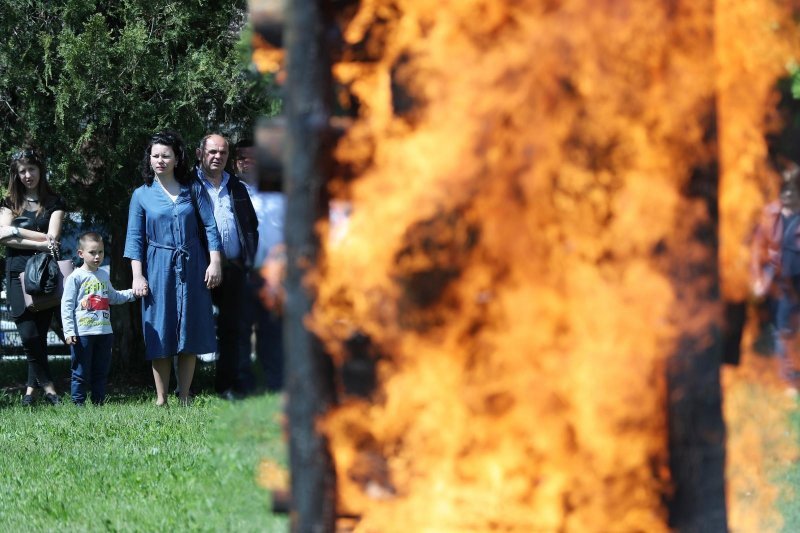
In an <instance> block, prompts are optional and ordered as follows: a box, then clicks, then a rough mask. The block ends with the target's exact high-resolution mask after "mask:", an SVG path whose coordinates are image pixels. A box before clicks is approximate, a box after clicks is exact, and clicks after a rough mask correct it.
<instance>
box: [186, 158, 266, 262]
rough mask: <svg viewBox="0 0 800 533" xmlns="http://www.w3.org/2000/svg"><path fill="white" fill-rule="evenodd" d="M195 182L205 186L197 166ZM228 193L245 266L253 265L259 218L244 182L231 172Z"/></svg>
mask: <svg viewBox="0 0 800 533" xmlns="http://www.w3.org/2000/svg"><path fill="white" fill-rule="evenodd" d="M192 173H193V176H194V183H196V184H197V185H199V186H200V187H201V188H202V187H203V184H202V182H201V181H200V177H199V176H198V175H197V168H196V167H195V169H194V170H193V172H192ZM229 176H230V177H229V178H228V185H227V188H228V194H230V197H231V206H232V207H233V217H234V219H236V229H237V232H238V234H239V243H240V244H241V247H242V262H243V263H244V266H245V268H247V269H250V268H252V267H253V262H254V261H255V257H256V250H257V249H258V218H257V217H256V211H255V209H253V202H251V201H250V194H249V193H248V192H247V188H246V187H245V185H244V183H242V181H241V180H240V179H239V178H238V177H236V176H235V175H233V174H229Z"/></svg>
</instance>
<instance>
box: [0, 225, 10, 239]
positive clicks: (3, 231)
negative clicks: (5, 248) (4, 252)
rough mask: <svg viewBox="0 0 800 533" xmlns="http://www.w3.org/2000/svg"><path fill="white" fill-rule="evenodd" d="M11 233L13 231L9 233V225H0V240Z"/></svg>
mask: <svg viewBox="0 0 800 533" xmlns="http://www.w3.org/2000/svg"><path fill="white" fill-rule="evenodd" d="M12 235H13V233H11V226H0V240H2V239H8V238H9V237H11V236H12Z"/></svg>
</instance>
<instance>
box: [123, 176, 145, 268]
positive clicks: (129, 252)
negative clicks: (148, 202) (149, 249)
mask: <svg viewBox="0 0 800 533" xmlns="http://www.w3.org/2000/svg"><path fill="white" fill-rule="evenodd" d="M140 194H141V188H138V189H136V190H135V191H133V195H132V196H131V204H130V206H129V207H128V233H127V234H126V236H125V252H124V254H123V257H127V258H128V259H133V260H136V261H143V260H144V246H145V237H146V235H147V228H146V221H147V215H146V213H145V212H144V207H143V206H142V203H141V201H140V200H139V195H140Z"/></svg>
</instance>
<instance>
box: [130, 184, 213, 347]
mask: <svg viewBox="0 0 800 533" xmlns="http://www.w3.org/2000/svg"><path fill="white" fill-rule="evenodd" d="M198 189H199V193H198V194H197V207H198V212H199V219H200V220H202V224H203V225H204V226H205V234H206V237H207V239H208V248H209V250H212V251H221V250H222V244H221V241H220V238H219V233H218V232H217V226H216V223H215V222H214V212H213V208H212V206H211V200H210V199H209V198H208V193H206V192H205V191H204V190H202V188H198ZM198 230H199V226H198V216H197V215H196V214H195V209H194V205H193V202H192V197H191V193H190V190H189V186H183V187H181V192H180V194H179V195H178V197H177V199H176V200H175V201H174V202H173V201H172V198H170V197H169V196H168V195H167V193H166V192H165V191H164V189H163V188H162V187H161V185H160V184H158V183H156V182H153V184H152V185H142V186H141V187H139V188H138V189H136V190H135V191H133V196H132V197H131V204H130V208H129V210H128V233H127V237H126V239H125V257H127V258H128V259H133V260H137V261H141V262H142V272H143V273H144V275H145V276H146V277H147V283H148V285H149V287H150V290H149V292H148V294H147V296H145V297H144V298H142V328H143V330H144V342H145V348H146V350H145V352H146V354H145V357H146V359H147V360H148V361H150V360H153V359H160V358H163V357H171V356H173V355H176V354H178V353H181V352H185V353H192V354H198V353H209V352H213V351H215V350H216V349H217V341H216V333H215V327H214V318H213V315H212V311H211V291H209V290H208V288H206V284H205V282H204V281H203V278H204V277H205V272H206V269H207V268H208V258H207V254H206V252H205V248H204V246H203V244H202V242H201V241H200V234H199V232H198Z"/></svg>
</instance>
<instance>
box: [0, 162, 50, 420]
mask: <svg viewBox="0 0 800 533" xmlns="http://www.w3.org/2000/svg"><path fill="white" fill-rule="evenodd" d="M44 161H45V159H44V157H43V156H42V155H40V154H39V153H37V151H36V150H34V149H32V148H26V149H24V150H21V151H19V152H17V153H15V154H14V155H13V156H12V157H11V175H10V178H9V181H8V196H6V198H5V200H4V202H3V205H2V207H0V244H3V245H5V247H6V291H7V292H6V295H7V298H8V301H9V304H10V307H11V316H12V318H13V319H14V324H15V325H16V327H17V331H18V332H19V336H20V340H21V341H22V346H23V348H24V350H25V356H26V358H27V360H28V382H27V386H26V388H25V394H24V395H23V396H22V405H25V406H30V405H33V402H34V396H33V395H34V391H35V389H36V387H41V388H42V389H44V399H45V401H47V403H49V404H51V405H56V404H59V403H61V400H60V399H59V397H58V394H56V389H55V386H54V385H53V378H52V376H51V375H50V366H49V363H48V360H47V330H48V328H49V327H50V321H51V320H52V318H53V313H54V308H49V309H44V310H41V311H36V312H34V311H31V310H30V309H28V308H27V307H26V306H25V300H24V299H23V295H22V284H21V283H20V279H19V275H20V273H21V272H24V271H25V264H26V263H27V261H28V259H29V258H30V257H31V256H33V255H34V254H36V253H37V252H45V253H46V252H47V251H48V250H49V249H50V247H51V246H58V242H59V239H60V237H61V226H62V222H63V220H64V214H65V212H66V206H65V204H64V200H63V199H62V198H61V197H60V196H59V195H57V194H56V193H54V192H53V190H52V189H51V188H50V186H49V185H48V183H47V171H46V168H45V163H44Z"/></svg>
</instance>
